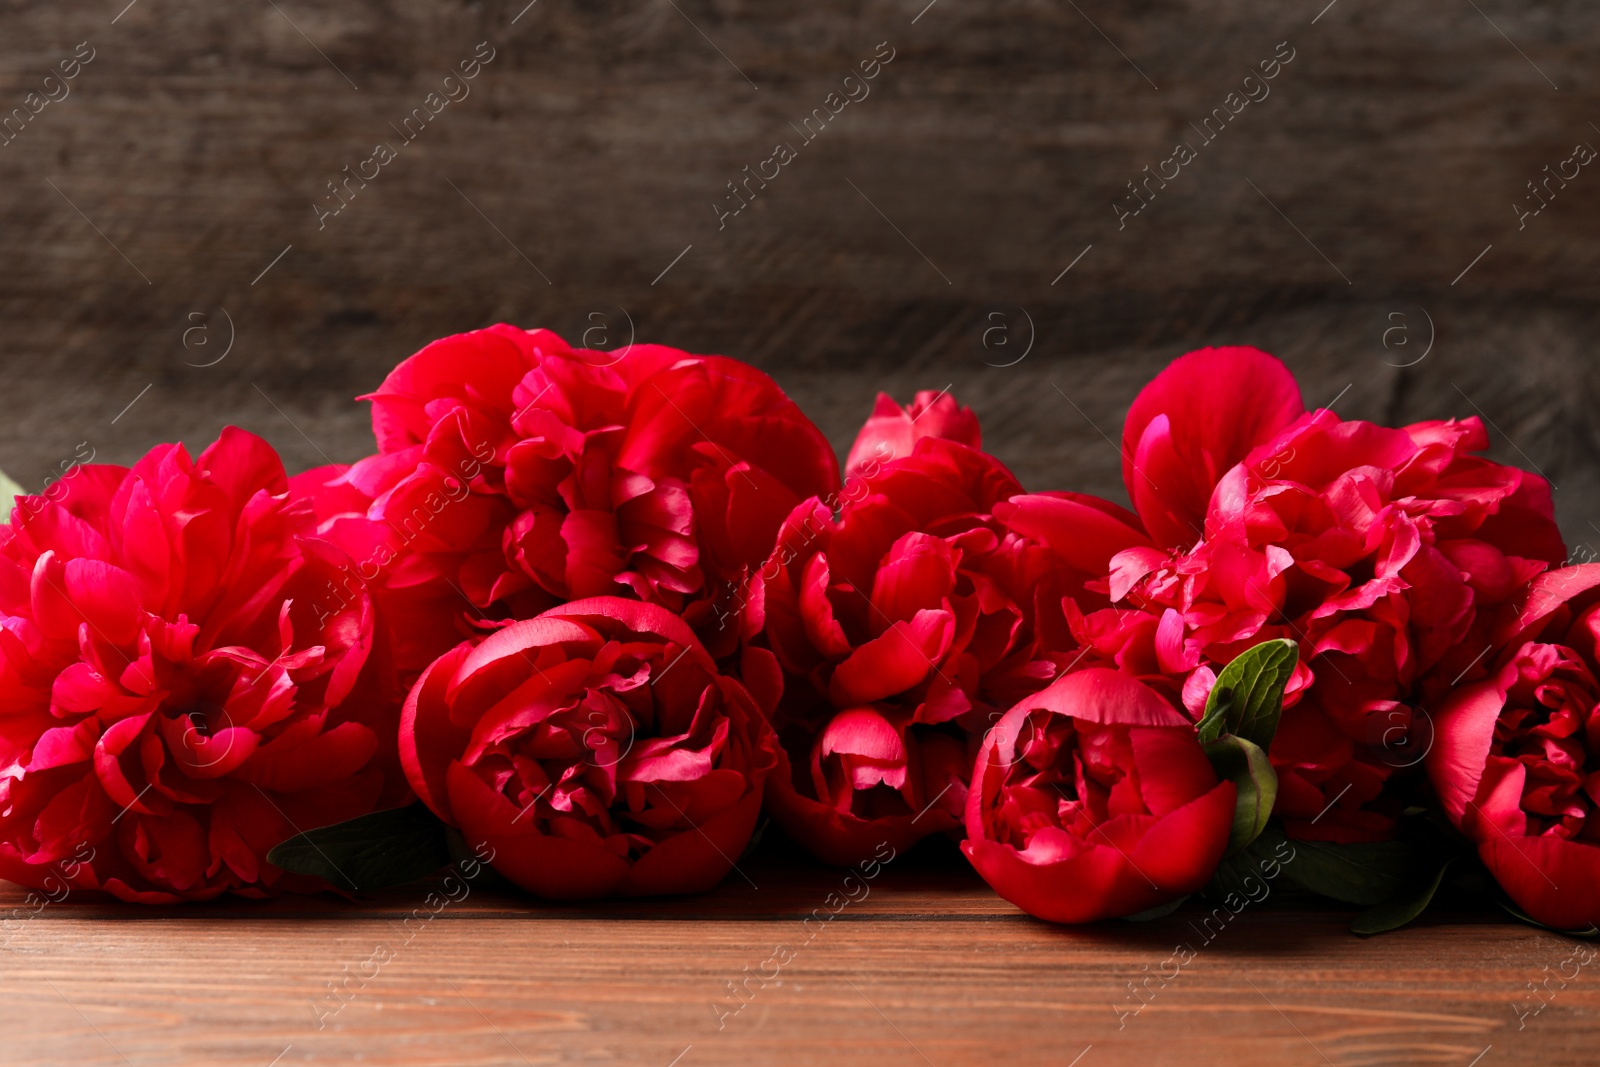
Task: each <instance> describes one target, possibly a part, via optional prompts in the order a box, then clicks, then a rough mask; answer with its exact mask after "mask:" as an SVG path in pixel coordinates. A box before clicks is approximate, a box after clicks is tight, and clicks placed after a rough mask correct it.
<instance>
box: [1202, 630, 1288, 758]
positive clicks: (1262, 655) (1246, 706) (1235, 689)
mask: <svg viewBox="0 0 1600 1067" xmlns="http://www.w3.org/2000/svg"><path fill="white" fill-rule="evenodd" d="M1299 660H1300V650H1299V649H1298V648H1297V647H1296V646H1295V643H1294V642H1293V641H1290V640H1288V639H1287V638H1284V639H1281V640H1277V641H1263V642H1261V644H1259V645H1256V646H1255V647H1253V648H1250V649H1247V650H1245V651H1244V652H1241V653H1240V654H1239V655H1238V656H1236V657H1234V660H1233V662H1232V663H1230V664H1228V665H1227V666H1226V667H1224V668H1222V673H1221V674H1219V675H1217V680H1216V683H1215V684H1214V685H1213V686H1212V687H1211V695H1210V696H1209V697H1207V698H1206V711H1205V714H1204V715H1203V716H1201V718H1200V727H1199V729H1200V741H1201V743H1202V744H1204V743H1205V742H1208V741H1215V740H1216V739H1217V738H1219V737H1221V736H1222V735H1223V734H1225V733H1228V734H1235V735H1237V736H1239V737H1242V738H1244V739H1245V740H1246V741H1250V742H1253V743H1254V744H1255V745H1256V746H1257V747H1259V748H1262V749H1268V748H1271V747H1272V736H1273V735H1274V734H1276V733H1277V732H1278V715H1279V714H1280V713H1281V712H1282V711H1283V690H1284V687H1285V686H1287V685H1288V684H1289V678H1290V676H1291V675H1293V674H1294V668H1295V664H1296V663H1298V662H1299Z"/></svg>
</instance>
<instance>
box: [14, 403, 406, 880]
mask: <svg viewBox="0 0 1600 1067" xmlns="http://www.w3.org/2000/svg"><path fill="white" fill-rule="evenodd" d="M64 484H67V485H68V486H69V488H68V490H67V492H66V493H64V494H62V495H61V497H60V498H59V499H58V500H53V501H47V500H44V499H43V498H24V501H25V502H26V503H25V505H24V506H19V508H18V509H17V512H16V516H17V517H18V520H19V521H18V522H17V524H16V525H14V526H9V527H0V875H3V876H4V877H6V878H8V879H10V880H12V881H15V882H20V883H22V884H24V885H30V886H35V887H38V886H41V885H43V884H44V883H45V881H46V880H47V879H50V878H51V877H52V875H59V874H60V873H62V872H63V871H64V870H65V869H66V866H65V865H66V864H67V863H68V858H69V857H71V862H70V866H71V868H72V872H71V877H69V878H67V879H66V880H67V881H68V882H70V883H71V884H72V885H73V886H75V887H77V888H82V889H91V890H106V891H109V892H111V893H114V894H115V895H117V896H119V897H121V898H123V899H125V900H134V901H143V902H163V901H174V900H179V899H204V898H208V897H214V896H216V895H217V894H219V893H223V892H227V891H230V890H231V891H233V892H237V893H241V894H245V895H251V896H259V895H264V894H266V893H269V892H272V891H274V890H277V889H282V888H286V887H297V886H298V887H305V888H312V886H308V885H307V880H306V879H303V878H298V879H297V878H295V877H293V876H289V875H286V874H285V873H284V872H282V871H280V870H278V869H277V868H276V867H273V866H272V865H270V864H268V863H267V862H266V854H267V851H268V849H270V848H271V847H272V846H273V845H275V844H277V843H279V842H280V841H283V840H284V839H286V838H288V837H290V836H291V835H293V834H294V833H296V832H297V831H301V830H306V829H310V828H313V827H318V826H322V825H324V824H327V823H332V822H337V821H340V820H343V819H347V818H352V817H354V816H357V815H362V814H365V813H367V812H369V811H371V810H373V808H375V807H377V806H386V805H390V804H398V803H402V802H403V801H404V800H405V798H406V796H407V795H408V791H407V789H406V785H405V780H404V778H403V777H402V776H401V775H400V773H399V767H398V765H397V764H396V762H395V724H396V719H397V712H398V706H399V699H398V698H399V694H398V693H397V692H395V691H393V690H392V689H391V688H390V687H389V680H390V679H391V678H392V669H391V668H390V666H389V664H388V662H387V651H386V649H385V648H384V647H383V644H382V640H381V638H380V637H379V636H378V635H379V631H378V630H377V628H376V627H375V625H374V615H373V604H372V602H371V600H370V599H369V598H368V597H366V596H364V595H360V594H356V595H353V596H351V597H349V598H348V599H346V600H344V601H342V602H335V601H333V600H332V599H330V597H329V595H328V592H327V590H328V587H329V585H330V583H331V582H332V581H333V580H334V579H335V578H336V577H337V576H338V574H339V573H340V569H341V568H342V567H344V566H346V565H347V564H348V563H349V560H348V559H347V558H346V557H344V556H343V555H342V554H341V553H340V552H339V551H338V550H337V549H336V548H334V547H333V546H332V545H330V544H328V543H327V542H325V541H322V540H318V539H317V538H316V537H315V519H314V517H313V515H312V513H311V508H310V506H309V505H308V504H307V503H305V502H304V501H299V500H296V499H294V498H292V497H291V495H290V493H289V483H288V480H287V479H286V478H285V476H284V470H283V465H282V463H281V462H280V460H279V459H278V456H277V454H276V453H275V452H274V451H273V450H272V448H271V447H270V446H269V445H267V444H266V443H265V442H264V441H262V440H261V439H259V438H257V437H254V436H252V435H251V434H248V433H245V432H244V431H242V430H238V429H233V428H229V429H227V430H224V431H223V433H222V436H221V437H220V438H218V440H217V441H216V443H215V444H213V445H211V447H209V448H207V449H206V450H205V451H204V452H203V453H201V455H200V458H199V459H198V460H192V459H190V457H189V454H188V452H187V451H185V450H184V448H183V446H182V445H162V446H160V447H158V448H156V449H154V450H152V451H151V452H150V453H149V454H147V455H146V456H145V457H144V458H143V459H141V460H140V461H139V462H138V463H137V464H135V465H134V466H133V468H132V469H128V468H124V467H115V466H107V465H93V466H85V467H82V468H80V469H79V470H78V472H77V474H76V475H75V476H74V477H73V478H72V479H70V480H69V481H68V482H66V483H64ZM20 503H21V502H19V504H20ZM86 856H92V859H89V860H88V861H87V862H79V861H81V860H83V859H84V857H86Z"/></svg>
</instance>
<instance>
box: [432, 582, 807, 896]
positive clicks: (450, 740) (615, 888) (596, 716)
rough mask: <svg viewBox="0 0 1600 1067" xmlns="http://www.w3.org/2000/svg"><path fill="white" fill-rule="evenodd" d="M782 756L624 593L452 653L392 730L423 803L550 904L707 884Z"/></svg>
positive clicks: (767, 732)
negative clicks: (486, 849)
mask: <svg viewBox="0 0 1600 1067" xmlns="http://www.w3.org/2000/svg"><path fill="white" fill-rule="evenodd" d="M775 749H776V744H775V741H774V739H773V736H772V732H771V728H770V727H769V726H768V725H767V721H766V718H765V716H764V715H763V709H762V708H761V707H759V706H758V705H757V703H756V700H755V698H754V697H752V696H751V695H750V692H749V691H748V690H747V689H746V688H745V687H744V686H743V685H741V684H740V683H739V682H738V681H736V680H734V679H733V678H730V677H728V676H726V675H723V674H720V673H718V671H717V667H716V664H715V663H714V662H713V661H712V659H711V657H710V655H709V654H708V653H707V652H706V649H705V647H704V646H703V645H701V643H700V642H699V641H698V640H697V639H696V638H695V636H694V634H693V633H692V632H691V631H690V630H689V628H688V626H686V625H685V624H684V622H683V620H682V619H680V618H678V617H677V616H675V615H673V614H672V613H671V612H669V611H667V610H665V609H664V608H661V607H658V606H656V605H653V604H642V603H639V602H637V601H630V600H623V599H620V598H618V597H595V598H593V599H589V600H580V601H575V602H573V603H570V604H566V605H564V606H562V607H560V608H556V609H554V610H552V611H549V612H546V613H545V614H543V615H541V616H539V617H538V618H536V619H531V620H525V621H522V622H516V623H512V624H510V625H509V626H506V627H505V628H504V629H502V630H500V631H498V632H497V633H495V634H494V635H492V636H491V637H489V638H487V639H486V640H484V641H483V642H482V643H481V644H478V645H477V646H476V647H474V646H473V645H472V644H471V643H470V642H464V643H462V644H461V645H459V646H458V647H456V648H455V649H454V650H452V651H450V652H448V653H446V654H445V655H444V656H442V657H440V658H439V659H438V660H437V661H436V662H435V663H434V664H433V665H432V666H430V667H429V668H428V669H427V671H426V672H424V674H423V675H422V677H421V678H420V679H419V680H418V682H417V684H416V686H415V687H414V688H413V689H412V690H411V695H410V696H409V697H408V698H407V700H406V704H405V710H404V713H403V717H402V721H401V726H400V753H401V759H402V761H403V762H404V764H405V769H406V774H407V776H408V777H409V778H410V779H411V784H412V786H413V787H414V788H415V789H416V791H417V794H418V795H419V796H420V797H421V798H422V799H423V801H424V802H425V803H426V804H427V805H428V807H430V808H432V809H433V811H434V812H435V813H436V814H437V815H438V816H439V817H440V818H441V819H443V820H444V821H445V822H447V823H449V824H450V825H452V826H456V827H459V828H460V829H461V831H462V833H463V834H464V835H465V836H466V838H467V840H468V842H469V843H470V844H472V845H473V846H474V847H475V848H480V847H481V846H483V845H485V844H487V845H488V846H489V848H491V849H492V850H493V852H492V855H493V856H494V860H493V865H494V867H495V869H496V870H498V871H500V873H502V874H504V875H505V876H506V877H508V878H510V879H511V880H512V881H514V882H516V883H517V884H518V885H520V886H522V887H523V888H524V889H526V890H528V891H529V892H531V893H535V894H538V895H539V896H542V897H549V898H553V899H560V900H584V899H592V898H596V897H608V896H653V895H658V894H664V893H696V892H701V891H704V890H707V889H710V888H711V887H712V886H714V885H716V884H717V883H718V882H719V881H721V880H722V878H723V876H724V875H726V874H727V873H728V871H729V870H730V869H731V868H732V867H733V864H734V860H735V859H736V858H737V857H738V856H739V854H740V853H741V852H743V851H744V848H745V845H746V844H747V843H748V842H749V840H750V835H751V832H752V831H753V830H754V828H755V822H756V816H757V814H758V813H759V811H760V807H761V794H762V788H763V786H764V784H765V779H766V777H767V773H768V771H770V770H771V769H772V767H773V765H774V763H775V762H776V751H775Z"/></svg>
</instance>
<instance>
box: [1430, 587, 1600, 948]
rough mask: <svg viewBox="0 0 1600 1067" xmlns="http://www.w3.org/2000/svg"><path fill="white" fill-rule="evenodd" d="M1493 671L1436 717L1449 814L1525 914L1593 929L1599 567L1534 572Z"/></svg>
mask: <svg viewBox="0 0 1600 1067" xmlns="http://www.w3.org/2000/svg"><path fill="white" fill-rule="evenodd" d="M1518 606H1519V608H1520V609H1521V611H1520V613H1519V614H1518V615H1517V616H1515V617H1514V619H1513V620H1512V622H1511V623H1510V624H1509V625H1508V626H1506V627H1504V628H1503V629H1502V632H1501V634H1500V635H1498V636H1499V637H1500V639H1501V640H1502V641H1504V646H1503V648H1502V650H1501V651H1500V653H1499V654H1498V656H1497V659H1496V662H1495V664H1494V665H1493V667H1494V669H1493V670H1492V672H1491V673H1490V675H1489V677H1487V678H1486V679H1484V680H1483V681H1481V682H1476V683H1474V684H1471V685H1467V686H1463V687H1462V688H1460V689H1458V690H1456V691H1455V692H1453V693H1451V694H1450V696H1449V698H1448V699H1447V700H1446V701H1445V703H1444V706H1443V707H1441V708H1440V710H1439V713H1438V714H1437V716H1435V724H1436V728H1437V737H1436V740H1435V743H1434V746H1433V748H1432V750H1431V751H1430V752H1429V753H1428V759H1427V766H1428V775H1429V777H1430V779H1431V780H1432V782H1433V786H1434V789H1435V791H1436V792H1437V793H1438V795H1439V800H1440V803H1441V805H1442V806H1443V808H1444V811H1445V814H1446V815H1448V816H1449V818H1450V820H1451V821H1452V822H1453V823H1455V824H1456V825H1457V826H1458V827H1460V828H1461V830H1462V831H1463V832H1464V833H1465V834H1466V835H1467V836H1468V837H1469V838H1471V839H1472V840H1473V841H1474V842H1476V844H1477V846H1478V855H1479V856H1480V857H1482V859H1483V862H1484V864H1485V865H1486V866H1487V867H1488V868H1489V870H1490V872H1492V873H1493V874H1494V877H1495V880H1496V881H1498V882H1499V883H1500V885H1501V886H1502V887H1504V888H1505V890H1506V892H1507V893H1508V894H1510V896H1511V898H1512V900H1514V901H1516V903H1517V905H1518V906H1519V907H1521V908H1522V909H1523V911H1525V912H1527V913H1528V915H1529V916H1531V917H1532V918H1534V919H1535V920H1537V921H1538V922H1541V923H1544V924H1545V925H1547V926H1553V927H1556V928H1558V929H1564V930H1577V929H1585V928H1589V927H1592V926H1597V925H1600V894H1597V893H1596V886H1600V814H1597V802H1600V564H1592V563H1591V564H1584V565H1582V566H1577V567H1567V568H1564V569H1562V570H1557V571H1552V572H1550V573H1548V574H1541V575H1540V576H1539V577H1537V578H1535V579H1534V581H1533V583H1532V585H1531V587H1530V589H1529V590H1528V591H1526V592H1525V593H1524V594H1523V596H1522V597H1521V598H1520V600H1519V604H1518Z"/></svg>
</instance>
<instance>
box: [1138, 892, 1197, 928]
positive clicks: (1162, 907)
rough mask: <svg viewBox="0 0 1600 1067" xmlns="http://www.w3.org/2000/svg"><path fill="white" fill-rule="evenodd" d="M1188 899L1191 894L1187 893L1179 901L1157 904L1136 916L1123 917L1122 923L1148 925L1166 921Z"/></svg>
mask: <svg viewBox="0 0 1600 1067" xmlns="http://www.w3.org/2000/svg"><path fill="white" fill-rule="evenodd" d="M1188 899H1189V894H1187V893H1185V894H1184V895H1183V896H1181V897H1179V898H1178V899H1177V900H1169V901H1167V902H1166V903H1165V904H1157V905H1156V906H1155V907H1153V908H1151V909H1149V910H1148V911H1141V912H1139V913H1138V914H1136V915H1124V916H1123V917H1122V921H1123V922H1128V923H1147V922H1151V921H1152V920H1155V919H1165V918H1166V917H1167V916H1168V915H1171V914H1172V913H1173V912H1175V911H1177V910H1178V909H1179V908H1181V907H1183V902H1184V901H1186V900H1188Z"/></svg>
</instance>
